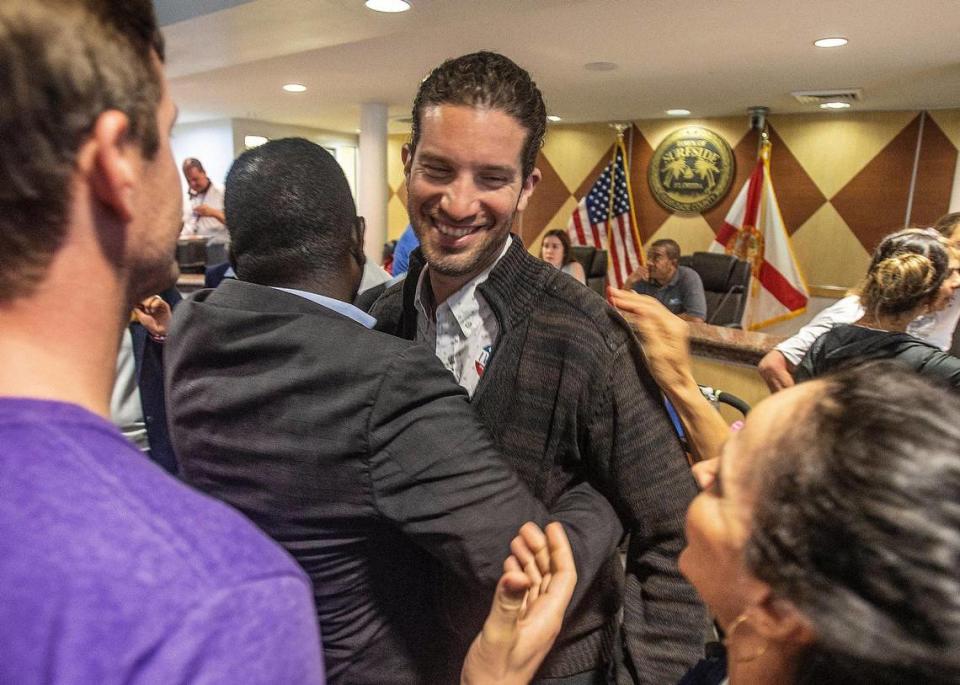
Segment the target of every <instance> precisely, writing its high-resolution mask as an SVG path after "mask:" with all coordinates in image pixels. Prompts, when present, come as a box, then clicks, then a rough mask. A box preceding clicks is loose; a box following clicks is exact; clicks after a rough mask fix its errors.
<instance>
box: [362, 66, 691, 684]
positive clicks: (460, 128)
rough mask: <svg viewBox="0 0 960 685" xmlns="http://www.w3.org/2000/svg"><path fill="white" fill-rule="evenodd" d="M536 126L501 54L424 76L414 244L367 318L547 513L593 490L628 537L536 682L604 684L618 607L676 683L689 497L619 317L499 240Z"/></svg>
mask: <svg viewBox="0 0 960 685" xmlns="http://www.w3.org/2000/svg"><path fill="white" fill-rule="evenodd" d="M545 126H546V109H545V107H544V104H543V99H542V98H541V95H540V91H539V90H538V89H537V87H536V85H535V84H534V83H533V82H532V81H531V79H530V76H529V74H527V72H526V71H524V70H523V69H521V68H520V67H518V66H517V65H516V64H514V63H513V62H511V61H510V60H508V59H507V58H505V57H503V56H501V55H496V54H492V53H476V54H473V55H466V56H464V57H460V58H457V59H455V60H448V61H447V62H445V63H444V64H442V65H441V66H440V67H438V68H437V69H435V70H434V71H433V73H432V74H430V76H429V77H428V78H427V79H425V80H424V82H423V83H422V84H421V85H420V90H419V92H418V94H417V97H416V100H415V102H414V108H413V135H412V142H411V143H410V144H409V145H407V146H406V147H405V148H404V151H403V162H404V171H405V174H406V182H407V198H408V200H407V209H408V211H409V214H410V220H411V222H412V224H413V226H414V229H415V230H416V232H417V236H418V238H419V239H420V245H421V248H420V250H418V251H416V252H414V254H413V255H412V256H411V260H410V271H409V272H408V274H407V277H406V279H405V280H404V281H401V282H399V283H397V284H394V285H393V286H391V287H390V288H388V289H386V290H385V292H383V294H382V296H381V297H380V299H379V300H378V301H376V302H375V303H374V304H373V306H372V308H371V310H370V312H371V314H373V316H375V317H376V319H377V328H378V329H379V330H383V331H387V332H390V333H393V334H394V335H397V336H400V337H403V338H408V339H416V340H418V341H420V342H422V343H423V344H424V345H425V346H427V347H428V348H429V349H430V350H432V351H434V352H435V353H436V355H437V356H438V357H439V358H440V360H441V361H442V362H443V363H444V366H446V367H447V369H448V370H449V371H451V372H452V373H453V374H454V376H455V377H456V378H457V380H458V381H459V382H460V384H461V385H462V386H464V388H466V389H467V391H468V392H469V393H470V395H471V397H472V404H473V407H474V409H475V411H476V412H477V415H478V416H479V417H480V419H481V421H482V422H483V423H484V424H485V425H486V426H487V427H488V428H489V429H490V431H491V433H493V435H494V438H495V440H496V442H497V444H498V446H499V447H500V449H501V450H502V452H503V454H504V455H505V456H506V458H507V461H508V462H509V463H510V465H511V466H512V467H513V468H514V469H515V470H516V471H517V473H519V474H520V477H521V479H522V480H523V481H524V482H525V483H526V484H527V486H528V487H529V488H530V489H531V490H532V491H533V493H534V495H535V496H537V497H538V498H539V499H540V500H541V501H542V502H544V503H545V504H546V505H547V506H550V504H551V503H552V502H555V501H556V500H557V498H559V497H561V496H562V495H563V493H565V492H566V491H568V489H569V488H571V487H573V486H574V485H575V484H576V483H578V482H580V481H581V480H587V481H589V482H591V483H593V484H594V485H595V486H596V487H597V488H598V489H599V490H600V491H601V492H603V493H604V494H605V495H606V496H607V497H608V499H609V501H610V502H611V503H612V504H613V506H614V508H615V509H617V511H618V513H619V515H620V517H621V520H622V521H623V522H624V524H625V527H627V528H629V530H630V534H631V539H630V546H629V552H628V557H627V568H626V579H624V574H623V570H622V568H621V565H620V560H619V559H618V558H617V556H616V555H612V556H611V557H610V558H609V559H608V563H607V564H606V566H605V567H604V568H603V569H602V570H601V572H600V573H599V575H598V577H597V579H596V581H595V582H594V584H593V586H592V588H591V589H590V590H589V591H588V596H587V597H586V598H585V601H583V602H582V603H581V604H579V605H578V606H576V607H575V608H574V610H573V612H572V615H570V616H568V621H567V623H566V624H565V625H564V630H563V632H562V633H561V635H560V638H559V639H558V640H557V643H556V646H555V648H554V651H553V653H552V654H551V655H550V656H549V657H548V658H547V661H546V662H545V663H544V666H543V668H542V669H541V671H540V674H539V676H540V677H541V678H545V679H548V680H547V681H548V682H551V683H564V684H574V683H576V684H579V683H594V682H600V681H602V679H603V678H604V677H609V675H610V673H611V671H612V670H613V668H614V666H615V664H616V661H617V654H618V652H619V646H618V644H617V637H618V625H617V624H618V611H619V609H620V606H621V597H623V598H624V601H623V607H624V634H625V647H626V651H627V659H626V663H627V667H628V668H629V669H630V670H631V671H632V673H631V675H632V677H633V678H634V679H635V680H637V681H639V682H644V683H658V684H659V683H668V682H676V681H677V680H679V678H680V676H682V675H683V673H684V672H685V671H686V670H687V668H688V667H689V666H690V665H692V664H693V663H694V662H696V661H697V659H698V658H700V656H702V653H703V633H704V626H705V615H704V610H703V607H702V605H701V604H700V602H699V601H698V599H697V598H696V594H695V592H694V590H693V588H691V587H690V586H689V585H688V584H687V583H686V581H684V580H683V579H682V578H681V577H680V575H679V571H678V570H677V563H676V562H677V556H678V555H679V553H680V550H681V548H682V547H683V543H684V537H683V520H684V512H685V511H686V507H687V504H688V503H689V502H690V500H691V499H692V497H693V495H694V493H695V486H694V482H693V479H692V478H691V476H690V473H689V469H688V467H687V463H686V460H685V458H684V455H683V451H682V449H681V447H680V444H679V442H678V440H677V438H676V436H675V434H674V432H673V430H672V427H671V424H670V422H669V419H668V417H667V414H666V412H665V410H664V406H663V402H662V400H661V398H660V392H659V389H658V388H657V386H656V384H655V383H654V381H653V379H652V377H651V376H650V374H649V372H648V371H647V369H646V366H645V363H644V361H643V356H642V353H641V351H640V347H639V345H638V343H637V341H636V339H635V338H634V336H633V335H632V334H631V332H630V330H629V329H628V327H627V324H626V322H624V320H623V319H622V318H621V317H620V316H619V315H618V314H617V313H616V312H615V311H614V310H613V309H612V308H610V307H609V306H608V305H607V304H606V303H605V302H604V301H603V300H602V299H601V298H600V297H598V296H597V295H596V294H595V293H593V292H592V291H590V290H588V289H587V288H585V287H583V286H582V285H580V284H579V283H577V282H575V281H574V280H573V279H571V278H570V277H569V276H567V275H565V274H563V273H561V272H559V271H557V270H556V269H554V268H552V267H551V266H549V265H547V264H544V263H543V262H541V261H540V260H538V259H534V258H533V257H532V256H530V255H529V254H528V253H527V251H526V250H525V249H524V247H523V245H522V243H521V242H520V240H519V239H517V238H515V237H511V235H510V229H511V227H512V225H513V220H514V217H515V215H516V214H517V213H519V212H522V211H523V210H524V208H525V207H526V206H527V202H528V201H529V199H530V196H531V194H532V193H533V190H534V188H535V186H536V184H537V182H538V181H539V179H540V172H539V170H538V169H536V168H535V166H534V164H535V161H536V155H537V152H538V150H539V148H540V146H541V143H542V140H543V135H544V131H545ZM424 261H426V266H425V265H424ZM409 373H411V374H417V373H418V370H417V369H416V368H411V369H410V370H409Z"/></svg>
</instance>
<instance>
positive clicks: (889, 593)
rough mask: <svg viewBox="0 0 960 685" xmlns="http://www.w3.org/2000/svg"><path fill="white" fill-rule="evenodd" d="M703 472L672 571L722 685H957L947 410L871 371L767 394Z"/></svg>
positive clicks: (957, 586)
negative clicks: (701, 624)
mask: <svg viewBox="0 0 960 685" xmlns="http://www.w3.org/2000/svg"><path fill="white" fill-rule="evenodd" d="M703 467H706V468H707V471H708V472H707V473H706V474H705V475H704V474H701V476H702V479H703V482H704V483H705V485H706V486H707V487H706V489H705V490H704V491H703V492H702V493H701V494H700V495H698V496H697V497H696V499H694V501H693V503H692V504H691V506H690V509H689V511H688V513H687V547H686V549H684V551H683V553H682V554H681V556H680V569H681V570H682V571H683V573H684V575H686V576H687V578H688V579H689V580H690V581H691V582H692V583H693V584H694V586H695V587H696V588H697V590H698V591H699V592H700V594H701V595H702V597H703V598H704V600H705V601H706V602H707V605H708V606H709V607H710V609H711V611H712V613H713V614H714V616H715V617H716V619H717V622H718V623H719V624H720V626H722V628H723V629H724V631H725V632H726V646H727V663H728V676H729V683H730V685H741V684H743V683H750V684H751V685H767V684H769V685H773V684H777V685H783V684H788V685H789V684H791V683H817V685H832V684H834V683H837V684H839V683H844V684H846V685H850V684H856V683H863V684H864V685H867V684H869V685H887V684H890V685H893V684H897V685H901V684H903V683H960V504H958V503H960V398H957V397H956V396H954V395H953V394H952V393H949V392H946V391H943V390H940V389H938V388H937V387H935V386H933V385H932V384H930V383H928V382H927V381H926V380H925V379H923V378H921V377H920V376H919V375H917V374H916V373H913V372H911V371H909V370H908V369H904V368H903V367H902V365H898V364H895V363H893V362H887V361H881V362H871V363H869V364H867V365H861V366H859V367H856V368H853V369H848V370H846V371H842V372H840V373H837V374H833V375H828V376H826V377H824V378H823V379H816V380H813V381H811V382H809V383H802V384H800V385H797V386H795V387H793V388H790V389H788V390H785V391H783V392H780V393H777V394H776V395H773V396H772V397H771V398H770V399H767V400H765V401H764V402H762V403H761V404H759V405H758V406H757V407H756V408H755V409H754V411H752V412H751V413H750V415H749V417H748V418H747V420H746V424H745V426H744V428H743V430H741V431H740V432H739V433H736V434H735V435H734V436H733V437H731V438H730V439H729V440H728V441H727V442H726V444H725V445H724V447H723V450H722V453H721V457H720V458H719V459H715V460H713V461H711V462H705V463H704V464H703ZM718 681H719V679H718V678H715V679H714V680H709V679H706V680H703V679H701V680H698V679H695V678H689V679H688V680H686V681H684V682H690V683H695V682H697V683H702V682H718Z"/></svg>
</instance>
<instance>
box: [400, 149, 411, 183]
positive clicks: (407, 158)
mask: <svg viewBox="0 0 960 685" xmlns="http://www.w3.org/2000/svg"><path fill="white" fill-rule="evenodd" d="M400 161H401V162H403V175H404V177H406V179H407V183H408V184H409V183H410V167H411V166H413V148H411V147H410V143H404V144H403V147H402V148H400Z"/></svg>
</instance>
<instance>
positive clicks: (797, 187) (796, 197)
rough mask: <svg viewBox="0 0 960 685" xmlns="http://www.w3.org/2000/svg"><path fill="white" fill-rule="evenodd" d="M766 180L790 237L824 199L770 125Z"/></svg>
mask: <svg viewBox="0 0 960 685" xmlns="http://www.w3.org/2000/svg"><path fill="white" fill-rule="evenodd" d="M770 142H771V143H772V144H773V147H772V148H771V150H770V178H771V180H772V181H773V189H774V192H776V194H777V203H778V204H779V205H780V214H781V215H782V216H783V222H784V223H785V224H786V226H787V233H789V234H790V235H793V233H794V231H796V230H797V229H798V228H800V227H801V226H802V225H803V224H804V223H805V222H806V221H807V219H809V218H810V217H811V216H812V215H813V213H814V212H816V211H817V210H818V209H819V208H820V207H821V206H822V205H823V203H824V202H826V201H827V198H825V197H824V196H823V193H821V192H820V189H819V188H818V187H817V184H816V183H814V182H813V179H811V178H810V174H808V173H807V172H806V171H805V170H804V168H803V166H801V164H800V162H798V161H797V158H796V157H794V156H793V153H792V152H791V151H790V148H789V147H788V146H787V144H786V143H784V142H783V139H782V138H781V137H780V136H779V134H778V133H777V129H776V128H774V127H773V126H772V125H771V126H770Z"/></svg>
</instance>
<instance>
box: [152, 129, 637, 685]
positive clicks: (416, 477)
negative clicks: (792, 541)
mask: <svg viewBox="0 0 960 685" xmlns="http://www.w3.org/2000/svg"><path fill="white" fill-rule="evenodd" d="M226 212H227V218H228V226H229V227H230V233H231V244H232V247H231V254H232V257H233V260H234V261H233V266H234V269H235V270H236V273H237V278H236V279H235V280H230V279H228V280H225V281H223V282H222V283H221V284H220V286H219V287H218V288H217V289H216V290H205V291H201V292H200V293H197V294H196V295H195V296H194V297H193V298H190V299H188V300H185V301H184V302H182V303H181V304H180V305H179V306H178V308H177V311H176V312H175V313H174V319H173V325H172V329H171V332H170V336H169V338H168V341H167V343H166V346H167V349H166V359H165V363H166V372H167V377H166V388H167V397H168V414H169V416H170V426H171V438H172V441H173V444H174V447H175V449H176V452H177V455H178V457H179V459H180V465H181V472H182V474H183V477H184V479H185V480H186V481H187V482H189V483H191V484H193V485H195V486H196V487H198V488H200V489H201V490H203V491H205V492H207V493H209V494H212V495H214V496H215V497H217V498H219V499H222V500H224V501H226V502H227V503H229V504H231V505H233V506H235V507H236V508H238V509H239V510H240V511H242V512H244V513H245V514H247V515H248V516H249V517H250V518H251V519H252V520H253V521H254V522H255V523H257V524H258V525H259V526H260V527H261V528H262V529H263V530H265V531H266V532H267V533H268V534H270V535H271V536H272V537H274V538H275V539H276V540H278V541H280V542H281V543H282V544H284V545H285V546H286V547H287V549H288V550H289V551H290V553H291V554H293V556H294V557H296V559H297V560H298V561H299V562H300V564H301V565H302V566H303V567H304V569H306V571H307V572H308V573H309V574H310V576H311V578H312V580H313V586H314V596H315V599H316V606H317V613H318V616H319V620H320V627H321V632H322V634H323V642H324V644H323V646H324V650H325V655H326V665H327V672H328V675H329V677H330V680H331V682H337V681H342V682H351V683H444V682H450V681H452V680H455V679H456V676H457V674H458V673H459V668H460V663H461V661H462V659H463V656H464V652H465V651H466V650H465V648H464V650H463V651H455V650H454V649H453V648H452V647H451V646H450V644H449V639H448V635H447V631H446V629H445V627H441V625H440V615H439V613H438V612H437V611H436V607H435V606H434V601H433V600H434V598H435V596H436V594H437V592H438V590H439V586H438V580H437V577H438V576H439V577H440V578H441V581H440V582H442V583H443V585H444V586H445V587H448V588H452V589H453V591H454V592H455V593H456V595H457V597H458V598H459V602H458V605H457V606H456V607H454V609H455V613H456V616H453V617H451V620H452V621H454V622H455V623H456V624H458V625H461V626H467V627H468V628H467V629H469V630H470V631H471V633H472V634H471V638H472V637H473V635H475V634H476V632H477V631H478V630H479V629H480V626H481V623H482V620H483V616H484V615H485V613H486V610H487V607H488V605H489V597H490V593H491V592H492V591H493V589H494V586H495V584H496V583H497V580H498V579H499V577H500V572H501V567H500V561H501V560H502V559H503V558H504V557H505V556H506V554H507V553H508V543H509V541H510V539H511V538H512V537H513V536H514V535H515V533H516V531H517V529H518V528H519V527H520V526H521V524H523V523H524V522H526V521H534V522H537V523H539V524H540V525H543V524H544V522H545V521H546V520H547V518H548V515H547V511H546V509H545V508H544V507H543V506H542V505H541V504H540V503H539V502H538V501H537V500H535V499H534V498H533V497H532V496H531V495H530V493H529V492H528V491H527V490H526V488H525V487H524V486H523V484H522V483H521V482H520V481H519V479H518V478H517V476H516V474H514V472H513V471H512V470H511V469H510V467H509V466H508V465H507V464H506V463H505V461H504V460H503V458H502V457H501V456H500V454H499V453H498V452H497V451H496V449H495V448H494V446H493V442H492V441H491V439H490V437H489V435H488V434H487V433H486V431H485V430H484V429H483V427H482V425H481V424H480V422H479V421H478V420H477V419H476V417H475V416H474V413H473V411H472V410H471V408H470V405H469V403H468V402H467V398H466V393H464V391H463V390H462V389H461V388H460V386H458V385H457V384H456V382H455V381H454V380H453V378H452V377H451V376H450V374H449V373H448V372H447V370H446V369H445V368H444V367H443V365H442V364H441V363H440V362H439V361H438V360H437V359H436V357H434V355H433V354H432V353H431V352H430V351H429V350H426V349H424V348H422V347H420V346H419V345H416V344H414V343H411V342H408V341H404V340H401V339H398V338H395V337H393V336H389V335H385V334H382V333H378V332H375V331H372V330H369V329H370V328H371V327H372V326H373V324H374V320H373V319H372V318H371V317H370V316H368V315H366V314H364V313H363V312H362V311H360V310H358V309H356V308H355V307H353V306H352V305H351V304H349V303H350V302H351V301H352V300H353V299H354V298H355V296H356V293H357V289H358V286H359V283H360V278H361V271H362V268H363V264H364V256H363V249H362V245H363V229H364V226H363V220H362V219H361V218H359V217H357V216H356V209H355V206H354V203H353V198H352V197H351V194H350V188H349V185H348V184H347V180H346V178H345V177H344V175H343V171H342V170H341V168H340V166H339V164H337V162H336V160H335V159H334V158H333V157H332V156H331V155H330V154H329V153H328V152H327V151H325V150H324V149H323V148H321V147H320V146H318V145H316V144H314V143H311V142H309V141H306V140H303V139H296V138H294V139H284V140H274V141H270V142H268V143H266V144H264V145H261V146H259V147H257V148H254V149H252V150H248V151H247V152H245V153H243V154H242V155H241V156H240V157H239V158H238V159H237V160H236V162H234V165H233V167H232V168H231V170H230V173H229V175H228V177H227V188H226ZM411 369H416V373H411V372H410V370H411ZM552 512H553V515H554V516H556V518H558V519H560V520H561V521H563V523H564V525H565V528H566V531H567V534H568V536H569V538H570V540H571V543H572V545H573V548H574V550H575V552H576V557H577V562H578V563H577V565H578V569H577V571H578V573H579V575H580V577H581V579H582V583H581V584H582V587H583V588H588V587H589V586H590V585H591V581H592V580H593V577H594V576H595V574H596V570H597V568H598V567H599V566H600V565H601V564H602V563H603V562H605V561H606V559H608V558H609V557H610V554H611V553H612V552H613V550H614V548H615V546H616V543H617V541H618V539H619V537H620V533H621V527H620V525H619V523H618V521H617V518H616V515H615V514H614V512H613V510H612V508H611V507H610V505H609V504H607V502H606V500H605V499H604V498H603V497H601V496H600V495H599V494H597V493H596V492H595V491H593V490H592V488H590V487H589V486H587V485H586V484H583V483H581V484H579V486H578V487H575V488H571V490H570V491H569V492H567V493H565V495H564V496H563V497H561V498H559V499H558V501H557V502H556V503H555V505H554V506H553V508H552ZM438 562H439V564H438ZM578 592H579V590H578ZM473 600H476V601H473Z"/></svg>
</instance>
